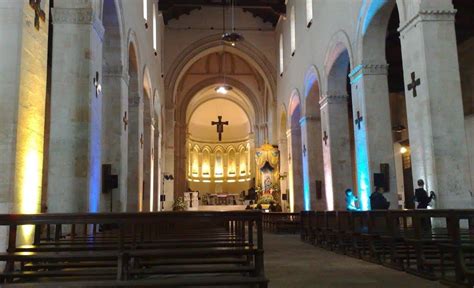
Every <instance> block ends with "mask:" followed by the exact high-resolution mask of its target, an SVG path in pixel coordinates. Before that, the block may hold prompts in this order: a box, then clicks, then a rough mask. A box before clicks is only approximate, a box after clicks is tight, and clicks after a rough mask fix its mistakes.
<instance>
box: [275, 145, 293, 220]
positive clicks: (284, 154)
mask: <svg viewBox="0 0 474 288" xmlns="http://www.w3.org/2000/svg"><path fill="white" fill-rule="evenodd" d="M278 149H279V150H280V176H281V177H280V190H281V194H282V195H283V194H286V197H289V196H290V195H289V193H288V192H289V186H288V145H287V140H286V138H283V139H280V141H279V142H278ZM287 190H288V191H287ZM288 199H289V198H287V200H286V201H283V200H282V208H283V211H284V212H286V209H287V205H288Z"/></svg>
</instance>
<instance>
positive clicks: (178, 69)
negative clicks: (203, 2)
mask: <svg viewBox="0 0 474 288" xmlns="http://www.w3.org/2000/svg"><path fill="white" fill-rule="evenodd" d="M225 49H226V51H227V52H230V53H232V54H236V55H238V56H240V57H242V58H243V59H244V60H246V61H247V62H248V63H251V64H252V65H253V67H254V68H255V69H256V70H257V71H258V72H259V74H260V75H261V76H262V78H263V79H265V80H266V85H267V86H268V87H269V90H270V91H271V97H273V98H275V91H276V79H275V75H276V71H275V69H274V67H273V65H272V64H271V63H270V61H269V60H268V59H267V58H266V57H265V55H264V54H263V53H262V52H260V51H259V50H258V49H257V48H256V47H254V46H253V45H252V44H250V43H249V42H242V43H239V45H237V46H235V47H232V46H226V47H225ZM221 50H222V40H221V39H220V37H219V36H218V35H212V36H209V37H205V38H203V39H200V40H199V41H196V42H194V43H192V44H191V45H189V46H188V47H186V49H184V50H183V52H182V53H181V54H180V55H179V56H177V57H176V59H175V61H174V62H173V64H172V65H171V67H172V68H171V69H170V73H168V74H167V75H166V77H165V85H166V86H167V87H170V90H169V91H171V93H172V96H170V97H171V98H168V99H170V100H171V99H172V100H173V101H176V93H177V91H176V89H177V87H178V84H179V82H180V79H181V77H182V76H183V75H184V73H185V72H186V71H187V70H188V68H189V67H190V66H191V65H192V64H193V63H194V62H196V61H197V60H199V59H201V58H202V57H204V56H206V55H208V54H210V53H213V52H216V51H221ZM168 104H171V103H167V105H168Z"/></svg>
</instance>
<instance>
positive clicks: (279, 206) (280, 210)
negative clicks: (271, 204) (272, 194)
mask: <svg viewBox="0 0 474 288" xmlns="http://www.w3.org/2000/svg"><path fill="white" fill-rule="evenodd" d="M282 211H283V209H282V208H281V205H280V203H277V204H276V205H275V212H282Z"/></svg>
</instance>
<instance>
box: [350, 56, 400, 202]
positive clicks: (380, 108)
mask: <svg viewBox="0 0 474 288" xmlns="http://www.w3.org/2000/svg"><path fill="white" fill-rule="evenodd" d="M387 71H388V65H387V64H385V63H376V64H374V63H370V64H367V63H364V64H361V65H359V66H357V67H356V68H354V70H352V72H351V73H350V75H349V76H350V77H351V84H352V111H353V113H354V114H353V118H354V119H353V120H354V134H355V138H354V139H355V147H356V148H355V151H356V163H357V165H356V166H357V192H358V196H359V201H360V203H359V204H360V207H361V209H363V210H367V209H370V201H369V197H370V194H371V192H373V191H374V190H375V187H374V181H373V175H374V173H380V164H382V163H385V164H388V165H389V182H390V185H389V191H386V192H387V193H385V195H384V196H385V197H386V198H387V200H388V201H390V203H391V205H390V208H391V209H397V208H398V196H397V185H396V184H397V183H396V178H395V174H396V173H395V161H394V158H393V157H394V156H393V140H392V125H391V120H390V102H389V98H388V97H389V93H388V81H387Z"/></svg>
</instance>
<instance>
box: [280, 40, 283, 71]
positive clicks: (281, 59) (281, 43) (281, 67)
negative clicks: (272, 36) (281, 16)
mask: <svg viewBox="0 0 474 288" xmlns="http://www.w3.org/2000/svg"><path fill="white" fill-rule="evenodd" d="M281 74H283V33H282V34H280V75H281Z"/></svg>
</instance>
